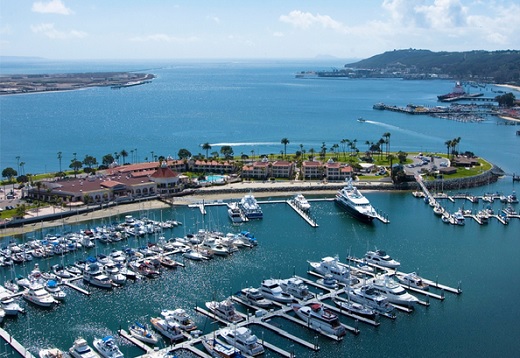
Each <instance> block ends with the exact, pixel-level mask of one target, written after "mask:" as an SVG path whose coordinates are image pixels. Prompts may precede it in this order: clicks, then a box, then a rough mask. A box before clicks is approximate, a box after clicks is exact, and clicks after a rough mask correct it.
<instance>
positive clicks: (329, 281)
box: [316, 273, 339, 290]
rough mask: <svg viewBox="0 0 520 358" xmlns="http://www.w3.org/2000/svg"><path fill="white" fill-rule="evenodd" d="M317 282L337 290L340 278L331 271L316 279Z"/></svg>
mask: <svg viewBox="0 0 520 358" xmlns="http://www.w3.org/2000/svg"><path fill="white" fill-rule="evenodd" d="M316 282H317V283H318V284H320V285H323V286H325V287H327V288H329V289H333V290H336V289H337V288H338V287H339V284H338V280H336V279H335V278H334V276H332V274H330V273H328V274H326V275H325V276H323V278H320V279H318V280H316Z"/></svg>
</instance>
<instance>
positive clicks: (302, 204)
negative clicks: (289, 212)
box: [293, 194, 311, 211]
mask: <svg viewBox="0 0 520 358" xmlns="http://www.w3.org/2000/svg"><path fill="white" fill-rule="evenodd" d="M293 203H294V205H295V206H296V207H297V208H299V209H300V210H302V211H309V210H310V209H311V204H309V202H308V201H307V199H306V198H305V196H303V194H296V195H295V196H294V198H293Z"/></svg>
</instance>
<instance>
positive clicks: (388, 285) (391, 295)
mask: <svg viewBox="0 0 520 358" xmlns="http://www.w3.org/2000/svg"><path fill="white" fill-rule="evenodd" d="M372 287H373V288H374V289H375V290H377V291H379V292H380V293H381V294H383V295H384V296H386V297H387V298H388V301H389V302H391V303H395V304H398V305H405V306H413V305H415V304H416V303H417V302H418V301H419V299H418V298H417V297H415V296H413V295H411V294H409V293H408V292H406V290H405V289H404V288H403V287H402V286H401V285H400V284H398V283H397V282H395V281H394V280H393V279H392V278H391V277H390V276H388V275H378V276H376V278H375V279H374V281H373V283H372Z"/></svg>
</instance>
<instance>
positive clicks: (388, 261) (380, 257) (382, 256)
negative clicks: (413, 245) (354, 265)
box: [365, 250, 401, 269]
mask: <svg viewBox="0 0 520 358" xmlns="http://www.w3.org/2000/svg"><path fill="white" fill-rule="evenodd" d="M365 260H366V261H367V262H368V263H371V264H375V265H379V266H383V267H388V268H393V269H395V268H398V267H399V266H400V265H401V263H400V262H398V261H396V260H394V259H392V258H391V257H390V256H389V255H388V254H387V253H386V252H385V251H383V250H376V251H367V253H366V254H365Z"/></svg>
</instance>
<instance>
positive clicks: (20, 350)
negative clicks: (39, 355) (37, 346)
mask: <svg viewBox="0 0 520 358" xmlns="http://www.w3.org/2000/svg"><path fill="white" fill-rule="evenodd" d="M0 337H2V338H3V339H4V341H6V344H9V345H10V346H11V347H12V348H13V349H14V350H15V351H16V352H18V354H20V355H21V356H22V357H24V358H35V357H34V356H33V355H32V354H31V352H29V351H28V350H27V349H26V348H25V347H24V346H22V345H21V344H20V343H19V342H18V341H17V340H16V339H14V338H13V336H11V335H10V334H9V333H7V331H5V330H4V329H3V328H0Z"/></svg>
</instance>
